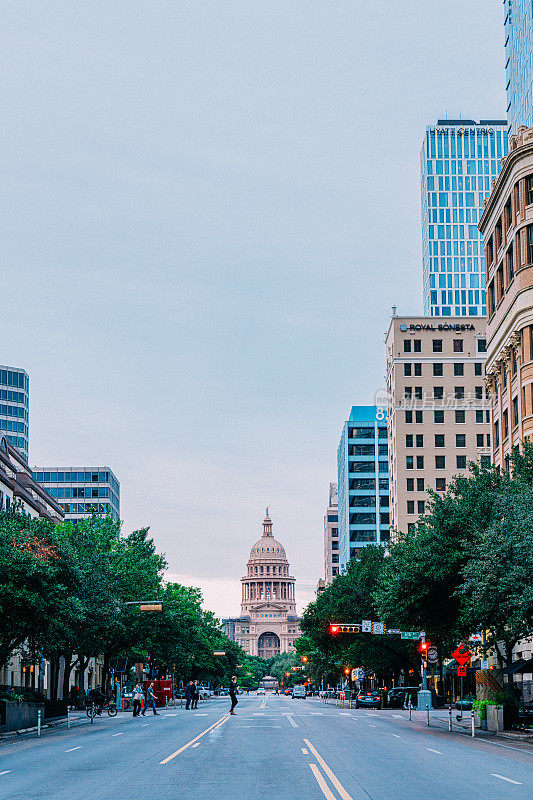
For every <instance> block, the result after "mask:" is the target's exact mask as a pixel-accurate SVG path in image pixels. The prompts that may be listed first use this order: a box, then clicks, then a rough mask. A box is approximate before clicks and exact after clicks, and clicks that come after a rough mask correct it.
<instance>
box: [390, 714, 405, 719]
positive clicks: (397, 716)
mask: <svg viewBox="0 0 533 800" xmlns="http://www.w3.org/2000/svg"><path fill="white" fill-rule="evenodd" d="M392 718H393V719H403V717H402V715H401V714H393V715H392Z"/></svg>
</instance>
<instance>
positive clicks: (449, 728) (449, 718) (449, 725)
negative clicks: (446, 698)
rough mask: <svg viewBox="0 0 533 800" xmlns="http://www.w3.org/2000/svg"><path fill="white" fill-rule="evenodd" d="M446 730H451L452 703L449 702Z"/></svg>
mask: <svg viewBox="0 0 533 800" xmlns="http://www.w3.org/2000/svg"><path fill="white" fill-rule="evenodd" d="M448 730H449V732H450V733H451V732H452V704H451V703H450V715H449V717H448Z"/></svg>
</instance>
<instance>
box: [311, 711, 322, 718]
mask: <svg viewBox="0 0 533 800" xmlns="http://www.w3.org/2000/svg"><path fill="white" fill-rule="evenodd" d="M311 716H312V717H323V716H324V714H323V713H322V711H311Z"/></svg>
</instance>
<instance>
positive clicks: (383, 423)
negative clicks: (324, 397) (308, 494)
mask: <svg viewBox="0 0 533 800" xmlns="http://www.w3.org/2000/svg"><path fill="white" fill-rule="evenodd" d="M337 468H338V492H339V500H338V502H339V506H338V517H339V564H340V571H341V573H342V572H344V570H345V569H346V565H347V564H348V561H349V560H350V558H351V557H352V555H354V553H356V552H357V551H358V550H360V549H361V548H362V547H366V546H367V545H369V544H374V545H375V544H381V543H383V542H387V541H388V540H389V538H390V522H389V464H388V448H387V415H386V411H385V409H382V408H379V409H378V408H377V406H353V408H352V410H351V413H350V418H349V419H348V421H347V422H345V423H344V426H343V429H342V434H341V439H340V443H339V448H338V450H337Z"/></svg>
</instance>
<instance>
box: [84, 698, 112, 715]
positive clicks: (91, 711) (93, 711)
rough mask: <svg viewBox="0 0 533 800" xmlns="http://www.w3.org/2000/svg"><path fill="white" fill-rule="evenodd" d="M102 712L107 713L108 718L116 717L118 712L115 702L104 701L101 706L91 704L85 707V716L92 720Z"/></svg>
mask: <svg viewBox="0 0 533 800" xmlns="http://www.w3.org/2000/svg"><path fill="white" fill-rule="evenodd" d="M102 711H107V714H108V716H109V717H116V716H117V713H118V711H117V706H116V703H115V701H114V700H105V701H104V702H103V703H102V705H101V706H100V705H98V704H97V703H94V702H91V703H89V704H88V705H87V709H86V714H87V716H88V717H89V719H94V718H95V717H96V715H97V714H101V713H102Z"/></svg>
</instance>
